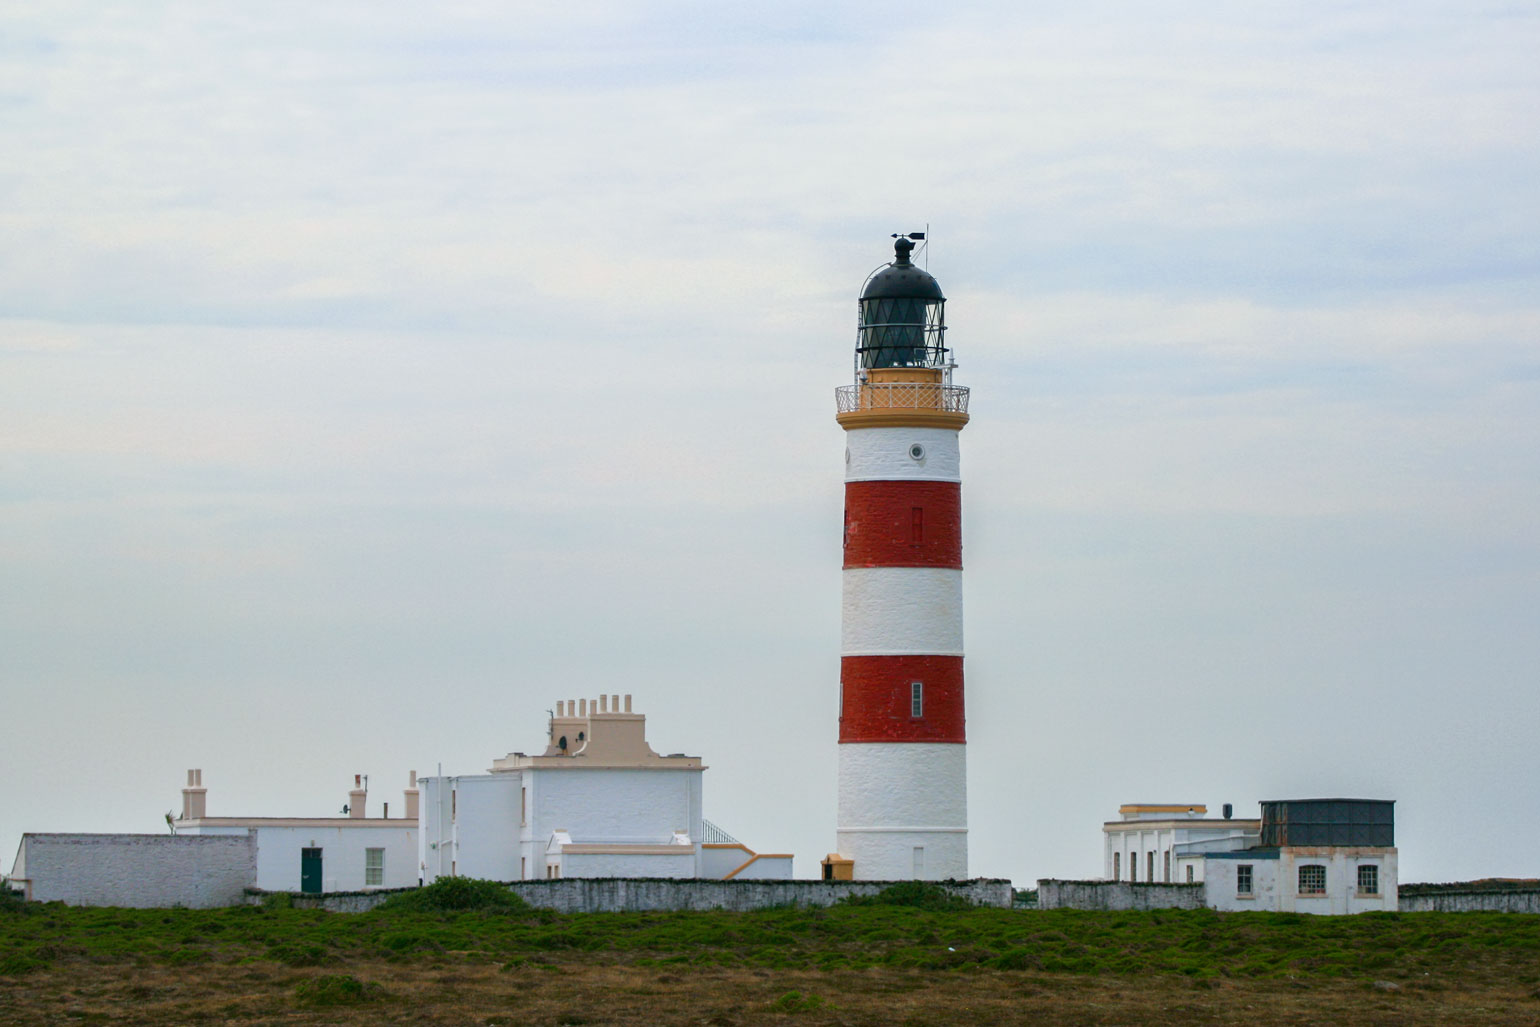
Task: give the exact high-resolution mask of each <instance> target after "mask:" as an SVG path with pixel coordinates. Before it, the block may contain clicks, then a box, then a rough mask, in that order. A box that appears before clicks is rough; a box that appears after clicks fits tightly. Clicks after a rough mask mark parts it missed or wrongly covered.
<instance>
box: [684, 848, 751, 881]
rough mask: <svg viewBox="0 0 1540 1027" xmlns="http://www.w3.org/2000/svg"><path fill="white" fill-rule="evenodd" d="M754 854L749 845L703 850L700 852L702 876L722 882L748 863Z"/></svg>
mask: <svg viewBox="0 0 1540 1027" xmlns="http://www.w3.org/2000/svg"><path fill="white" fill-rule="evenodd" d="M753 855H754V853H753V852H752V851H751V850H750V849H749V847H748V846H747V845H733V846H730V847H727V848H716V847H715V846H713V847H712V848H709V849H708V848H702V849H701V850H700V861H699V864H698V865H699V867H700V876H701V877H705V878H709V879H712V880H721V879H722V878H724V877H726V876H727V875H728V874H730V873H732V872H733V871H734V870H736V869H738V868H739V867H741V866H743V864H745V863H747V862H748V861H749V859H750V858H751V857H752V856H753Z"/></svg>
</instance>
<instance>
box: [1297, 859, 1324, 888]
mask: <svg viewBox="0 0 1540 1027" xmlns="http://www.w3.org/2000/svg"><path fill="white" fill-rule="evenodd" d="M1299 893H1300V894H1301V895H1325V894H1326V868H1325V867H1324V866H1322V865H1321V864H1320V863H1306V864H1305V865H1304V866H1302V867H1300V868H1299Z"/></svg>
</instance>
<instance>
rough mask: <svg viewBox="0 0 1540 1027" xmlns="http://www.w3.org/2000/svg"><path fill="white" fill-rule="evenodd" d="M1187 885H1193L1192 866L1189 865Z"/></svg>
mask: <svg viewBox="0 0 1540 1027" xmlns="http://www.w3.org/2000/svg"><path fill="white" fill-rule="evenodd" d="M1187 883H1188V884H1191V883H1192V864H1191V863H1189V864H1187Z"/></svg>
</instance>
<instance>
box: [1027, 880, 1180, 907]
mask: <svg viewBox="0 0 1540 1027" xmlns="http://www.w3.org/2000/svg"><path fill="white" fill-rule="evenodd" d="M1206 896H1207V893H1206V892H1205V890H1204V887H1203V885H1202V884H1201V883H1200V884H1158V883H1157V884H1138V883H1135V882H1132V881H1054V880H1040V881H1038V882H1037V908H1038V909H1203V908H1204V906H1205V905H1206V904H1207V900H1206Z"/></svg>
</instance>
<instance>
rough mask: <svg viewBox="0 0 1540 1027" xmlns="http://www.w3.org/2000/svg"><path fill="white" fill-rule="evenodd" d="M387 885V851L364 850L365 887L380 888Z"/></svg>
mask: <svg viewBox="0 0 1540 1027" xmlns="http://www.w3.org/2000/svg"><path fill="white" fill-rule="evenodd" d="M384 883H385V850H384V849H365V850H364V887H365V888H370V887H378V886H379V885H382V884H384Z"/></svg>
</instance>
